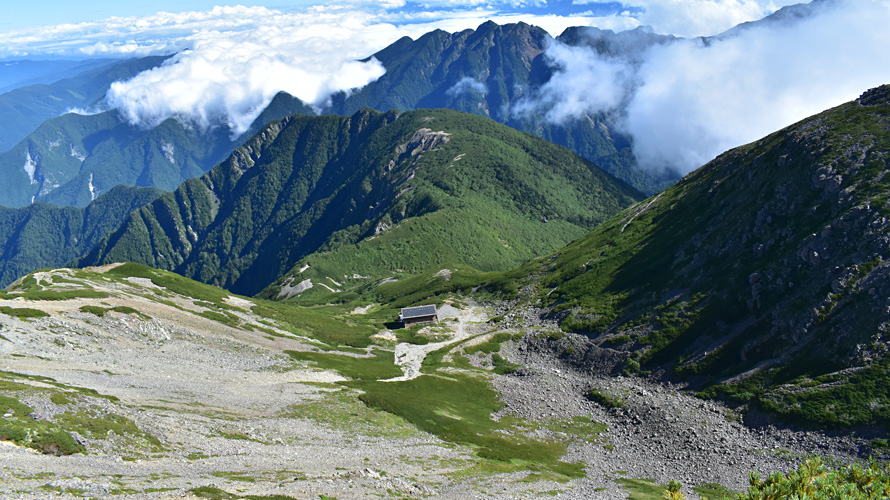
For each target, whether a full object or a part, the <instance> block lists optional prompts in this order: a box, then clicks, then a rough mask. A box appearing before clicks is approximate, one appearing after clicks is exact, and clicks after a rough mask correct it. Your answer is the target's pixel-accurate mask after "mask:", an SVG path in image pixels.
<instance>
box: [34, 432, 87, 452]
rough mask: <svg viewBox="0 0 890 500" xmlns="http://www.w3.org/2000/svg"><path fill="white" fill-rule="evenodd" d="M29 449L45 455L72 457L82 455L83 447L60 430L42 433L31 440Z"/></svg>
mask: <svg viewBox="0 0 890 500" xmlns="http://www.w3.org/2000/svg"><path fill="white" fill-rule="evenodd" d="M29 446H30V447H31V448H34V449H35V450H38V451H40V452H41V453H44V454H46V455H56V456H62V455H73V454H75V453H84V452H85V451H86V450H84V447H83V446H81V445H80V444H78V443H77V441H75V440H74V438H73V437H71V434H68V433H67V432H65V431H62V430H50V431H44V432H41V433H39V434H37V435H36V436H34V437H33V438H31V444H30V445H29Z"/></svg>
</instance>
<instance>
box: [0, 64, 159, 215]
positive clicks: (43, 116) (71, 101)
mask: <svg viewBox="0 0 890 500" xmlns="http://www.w3.org/2000/svg"><path fill="white" fill-rule="evenodd" d="M166 59H167V57H146V58H142V59H130V60H125V61H119V60H118V61H115V60H111V61H107V60H106V61H81V62H79V63H74V62H70V61H69V62H67V64H66V63H65V62H62V61H57V62H43V63H42V64H41V63H38V62H33V61H19V62H18V63H0V68H2V69H3V71H4V73H5V72H6V71H7V70H9V75H6V78H9V79H10V80H6V81H8V82H11V81H15V80H14V78H15V75H16V69H18V71H19V72H21V73H20V74H21V77H25V78H28V77H30V78H37V79H38V81H43V80H47V79H48V78H49V77H48V76H47V75H45V74H44V71H49V70H50V68H52V69H53V71H58V73H54V74H56V75H58V77H57V78H55V79H54V80H52V81H51V83H42V82H41V83H33V84H30V85H25V86H21V85H16V86H15V88H13V89H9V91H8V92H6V93H4V94H0V124H2V126H0V151H6V150H8V149H10V148H11V147H13V146H15V145H16V144H17V143H19V141H21V140H22V139H24V138H26V137H28V135H29V134H30V133H31V132H33V131H34V130H37V127H39V126H40V124H41V123H43V122H44V121H46V120H49V119H51V118H55V117H57V116H59V115H61V114H63V113H65V112H67V111H68V110H69V109H87V108H89V107H91V106H93V105H95V104H97V102H98V101H100V100H101V99H102V98H103V97H105V93H106V91H107V90H108V87H109V86H110V85H111V84H112V83H113V82H115V81H118V80H127V79H129V78H133V77H134V76H136V75H138V74H139V73H142V72H143V71H146V70H149V69H152V68H155V67H157V66H159V65H160V64H161V63H163V62H164V61H165V60H166ZM29 69H30V71H29ZM32 72H33V73H32ZM72 73H73V74H72ZM26 75H27V76H26ZM66 75H67V77H66ZM2 81H3V79H0V82H2ZM26 82H27V79H26V81H25V82H16V83H17V84H21V83H26ZM0 204H2V203H0Z"/></svg>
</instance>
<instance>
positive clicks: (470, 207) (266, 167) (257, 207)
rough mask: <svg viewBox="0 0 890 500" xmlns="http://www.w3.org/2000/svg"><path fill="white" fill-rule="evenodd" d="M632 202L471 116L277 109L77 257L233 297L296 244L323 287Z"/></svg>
mask: <svg viewBox="0 0 890 500" xmlns="http://www.w3.org/2000/svg"><path fill="white" fill-rule="evenodd" d="M639 199H640V195H639V193H638V192H637V191H636V190H634V189H633V188H631V187H630V186H627V185H626V184H624V183H622V182H620V181H617V180H615V179H614V178H613V177H611V176H609V175H608V174H606V173H604V172H602V171H601V170H600V169H599V168H597V167H596V166H594V165H593V164H591V163H589V162H587V161H585V160H583V159H581V158H579V157H578V156H576V155H574V154H572V153H571V152H569V151H568V150H566V149H564V148H561V147H559V146H556V145H553V144H551V143H549V142H547V141H544V140H542V139H538V138H535V137H532V136H529V135H527V134H524V133H522V132H518V131H516V130H513V129H511V128H509V127H506V126H504V125H499V124H497V123H495V122H493V121H491V120H489V119H487V118H483V117H479V116H475V115H470V114H466V113H460V112H456V111H450V110H417V111H411V112H407V113H399V112H395V111H391V112H387V113H380V112H377V111H374V110H371V109H364V110H361V111H359V112H357V113H356V114H354V115H352V116H349V117H340V116H322V117H309V116H293V117H290V118H287V119H285V120H283V121H279V122H273V123H272V124H270V125H268V126H267V127H265V128H264V129H263V130H261V131H260V132H259V133H258V134H257V135H256V136H254V137H253V138H252V139H251V140H250V141H248V142H247V143H246V144H245V145H244V146H242V147H240V148H238V149H237V150H236V151H235V152H234V153H233V154H232V156H230V157H229V158H228V159H227V160H226V161H224V162H223V163H221V164H220V165H218V166H217V167H215V168H213V169H212V170H211V171H210V172H209V173H207V174H206V175H204V176H202V177H200V178H197V179H192V180H189V181H187V182H186V183H184V184H183V185H182V186H181V187H179V188H178V189H177V190H176V191H175V192H173V193H169V194H165V195H163V196H161V197H160V198H159V199H157V200H156V201H155V202H153V203H151V204H150V205H148V206H146V207H145V208H143V209H140V210H138V211H136V212H134V213H133V214H132V215H131V216H130V217H129V218H128V219H127V220H126V222H125V223H124V224H123V225H122V226H121V227H120V229H118V230H116V231H114V232H113V233H111V234H109V235H108V236H107V237H106V238H105V239H103V240H102V241H101V242H100V243H99V244H98V245H97V246H96V248H95V249H93V250H92V251H91V252H90V253H89V254H88V255H87V256H86V257H84V258H83V259H80V260H79V261H78V262H77V265H80V266H84V265H97V264H102V263H108V262H120V261H132V262H138V263H142V264H146V265H150V266H152V267H156V268H160V269H166V270H172V271H175V272H177V273H179V274H182V275H183V276H187V277H190V278H193V279H197V280H199V281H204V282H206V283H209V284H214V285H218V286H222V287H225V288H228V289H231V290H233V291H236V292H237V293H242V294H249V295H252V294H256V293H257V292H259V291H261V290H262V289H263V288H265V287H266V286H268V285H269V284H271V283H272V282H274V281H275V280H277V279H279V278H280V277H281V276H282V275H283V274H284V273H285V272H287V271H288V270H290V269H291V267H293V266H294V265H295V264H297V262H298V261H300V260H301V259H305V258H307V256H310V255H317V256H318V259H317V260H316V259H315V258H314V257H310V258H309V262H310V265H311V266H317V267H318V268H319V269H317V270H313V272H320V273H326V274H323V275H324V276H326V277H328V278H330V280H329V281H328V280H325V281H324V285H325V286H329V287H331V289H334V288H342V287H345V286H350V285H354V284H355V283H365V282H367V281H368V280H369V279H375V278H379V277H390V276H393V275H395V274H414V273H419V272H423V271H426V270H429V269H431V268H436V267H437V266H441V265H442V264H443V263H446V262H447V263H454V264H456V265H461V266H472V267H475V268H478V269H481V270H505V269H509V268H511V267H514V266H517V265H519V264H521V263H523V262H525V261H527V260H529V259H531V258H533V257H535V256H537V255H541V254H543V253H548V252H552V251H554V250H556V249H557V248H559V247H561V246H562V245H565V244H566V243H568V242H569V241H571V240H572V239H574V238H577V237H579V236H581V235H582V234H584V233H585V232H586V231H588V230H589V229H591V228H593V227H594V226H596V225H597V224H598V223H599V222H601V221H603V220H606V219H607V218H608V217H610V216H612V215H613V214H615V213H617V211H618V210H620V209H621V208H623V207H626V206H628V205H630V204H632V203H634V202H635V201H637V200H639ZM301 267H303V266H301ZM304 270H305V269H304ZM299 275H300V269H297V270H295V271H293V273H292V274H291V275H290V276H291V279H297V278H298V277H299ZM298 281H303V278H299V280H298ZM318 282H321V281H318Z"/></svg>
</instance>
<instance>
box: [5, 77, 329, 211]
mask: <svg viewBox="0 0 890 500" xmlns="http://www.w3.org/2000/svg"><path fill="white" fill-rule="evenodd" d="M312 112H313V111H312V109H311V108H309V107H308V106H306V105H305V104H303V103H302V102H301V101H300V100H298V99H296V98H294V97H292V96H290V95H288V94H283V93H282V94H279V95H278V96H276V97H275V98H274V100H273V101H272V103H271V104H270V105H269V106H268V107H267V109H266V110H265V111H264V112H263V113H262V114H261V115H260V116H259V117H258V118H257V119H256V121H255V122H254V124H253V125H252V126H251V128H249V129H248V130H247V131H246V132H245V133H244V134H242V135H241V136H240V137H236V138H232V137H231V136H230V133H229V131H228V129H225V128H222V127H217V128H214V129H211V130H206V131H201V130H197V129H195V128H194V127H192V126H190V125H187V124H183V123H181V122H180V121H178V120H176V119H169V120H167V121H165V122H163V123H161V124H160V125H158V126H157V127H155V128H152V129H143V128H141V127H138V126H134V125H131V124H129V123H127V122H126V121H125V120H123V119H122V118H121V116H120V114H119V113H118V112H117V111H115V110H112V111H107V112H104V113H100V114H96V115H79V114H73V113H69V114H66V115H62V116H60V117H57V118H54V119H52V120H47V121H46V122H44V123H43V124H42V125H41V126H40V127H39V128H38V129H37V130H36V131H34V132H33V133H32V134H30V135H29V136H28V137H27V138H26V139H25V140H23V141H21V142H20V143H19V144H17V145H16V146H15V147H13V148H12V149H10V150H9V151H7V152H6V153H3V154H0V205H6V206H11V207H20V206H24V205H27V204H29V203H32V202H34V201H47V202H50V203H54V204H56V205H75V206H80V207H84V206H86V205H87V204H89V203H90V201H92V200H93V199H95V198H96V197H97V196H98V195H99V194H101V193H104V192H106V191H108V190H109V189H111V188H112V187H114V186H116V185H118V184H125V185H136V186H146V187H156V188H159V189H162V190H165V191H172V190H173V189H175V188H176V187H177V186H179V184H181V183H182V182H183V181H185V180H186V179H189V178H192V177H197V176H199V175H201V174H203V173H204V172H206V171H207V170H209V169H210V168H211V167H213V165H216V164H217V163H219V162H220V161H222V160H223V159H224V158H225V157H226V156H228V155H229V153H231V151H232V150H233V149H234V148H235V147H236V146H237V145H238V144H240V143H242V142H243V141H244V140H245V139H246V138H248V137H250V136H251V135H253V133H254V132H256V130H258V129H259V128H260V127H261V126H262V125H263V124H265V123H267V122H269V121H272V120H275V119H280V118H282V117H284V116H287V115H290V114H294V113H312Z"/></svg>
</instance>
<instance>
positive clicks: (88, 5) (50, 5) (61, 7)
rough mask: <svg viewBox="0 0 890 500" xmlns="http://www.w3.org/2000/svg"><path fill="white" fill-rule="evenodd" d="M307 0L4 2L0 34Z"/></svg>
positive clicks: (306, 2)
mask: <svg viewBox="0 0 890 500" xmlns="http://www.w3.org/2000/svg"><path fill="white" fill-rule="evenodd" d="M312 3H313V2H312V1H311V0H296V1H290V2H286V1H281V0H278V1H273V2H264V1H261V0H260V1H257V0H243V1H239V2H232V3H226V2H220V1H214V0H150V1H147V0H128V1H121V0H87V1H80V2H72V1H70V0H41V1H36V2H29V1H15V0H8V1H5V2H3V5H2V6H0V31H8V30H12V29H21V28H29V27H34V26H47V25H52V24H63V23H82V22H86V21H96V20H99V19H107V18H109V17H115V16H117V17H140V16H146V15H149V14H154V13H155V12H159V11H165V12H172V13H180V12H187V11H193V10H209V9H212V8H213V7H214V6H217V5H245V6H248V7H254V6H263V5H264V6H266V7H270V8H283V9H286V8H295V7H296V8H299V7H305V6H307V5H310V4H312Z"/></svg>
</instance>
